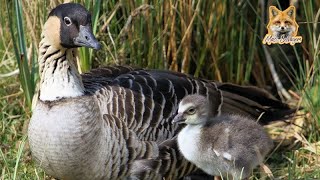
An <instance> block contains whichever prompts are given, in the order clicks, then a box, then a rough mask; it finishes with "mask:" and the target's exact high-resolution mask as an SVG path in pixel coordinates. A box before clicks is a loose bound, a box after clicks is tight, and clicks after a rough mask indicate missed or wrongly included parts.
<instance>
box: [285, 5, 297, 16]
mask: <svg viewBox="0 0 320 180" xmlns="http://www.w3.org/2000/svg"><path fill="white" fill-rule="evenodd" d="M284 12H285V13H286V14H287V15H288V16H289V17H291V18H296V8H295V7H294V6H290V7H288V8H287V9H286V10H285V11H284Z"/></svg>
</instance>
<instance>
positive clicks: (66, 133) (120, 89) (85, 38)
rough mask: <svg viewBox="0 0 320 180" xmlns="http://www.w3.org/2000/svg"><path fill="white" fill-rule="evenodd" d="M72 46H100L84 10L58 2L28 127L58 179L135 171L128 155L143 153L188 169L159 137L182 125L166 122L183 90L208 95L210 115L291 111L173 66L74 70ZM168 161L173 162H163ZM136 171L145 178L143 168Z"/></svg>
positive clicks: (171, 172) (179, 173) (47, 28)
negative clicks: (37, 96) (162, 68)
mask: <svg viewBox="0 0 320 180" xmlns="http://www.w3.org/2000/svg"><path fill="white" fill-rule="evenodd" d="M70 22H71V23H70ZM79 46H85V47H90V48H95V49H98V48H99V47H100V44H99V43H98V41H97V40H96V39H95V37H94V36H93V34H92V29H91V16H90V13H89V12H88V11H87V10H86V9H85V8H84V7H82V6H81V5H79V4H74V3H67V4H61V5H59V6H57V7H56V8H55V9H54V10H52V11H51V12H50V14H49V17H48V20H47V22H46V23H45V25H44V29H43V33H42V40H41V42H40V45H39V67H40V68H39V69H40V92H39V100H38V103H37V104H36V107H35V109H34V111H33V115H32V118H31V121H30V125H29V131H28V136H29V142H30V148H31V152H32V157H33V158H34V159H35V160H36V162H37V164H38V165H40V166H41V167H42V168H43V169H44V171H45V172H46V173H47V174H49V175H51V176H53V177H56V178H59V179H115V178H124V177H128V176H130V175H132V176H135V174H134V173H133V174H130V172H131V169H132V168H133V167H135V166H133V164H134V162H135V161H136V160H143V159H148V158H153V159H157V158H160V160H159V159H157V161H158V162H159V161H161V162H162V163H161V165H160V166H159V168H158V169H159V171H161V173H157V172H156V173H155V174H154V175H156V176H158V177H162V176H164V177H173V178H179V177H183V176H185V175H187V174H189V173H191V172H192V171H194V169H195V168H194V167H192V165H190V163H188V162H187V161H186V160H185V159H184V158H183V156H181V154H179V153H178V149H177V147H176V145H175V143H165V142H168V141H169V142H170V141H171V140H173V139H172V138H174V137H175V136H176V135H177V133H178V132H179V130H180V129H181V128H182V127H181V126H179V125H176V124H175V125H173V124H172V119H173V117H174V116H175V114H176V112H177V109H178V103H179V102H180V100H181V99H182V98H183V97H184V96H186V95H188V94H194V93H198V94H203V95H207V97H208V98H209V99H213V102H214V103H213V106H212V107H213V109H212V112H214V114H220V113H221V114H224V113H228V112H239V113H241V114H244V115H249V116H252V117H257V116H259V115H260V114H261V113H263V112H264V113H265V115H264V116H262V121H261V122H262V123H268V122H269V121H272V120H275V119H278V118H283V117H284V116H286V115H288V114H291V113H292V110H291V109H290V108H289V107H288V106H287V105H286V104H283V103H281V102H279V101H278V100H276V99H274V98H272V97H271V96H270V95H269V94H268V93H265V92H264V91H262V90H260V89H257V88H252V87H240V86H237V85H232V84H220V83H215V82H211V81H207V80H202V79H197V78H193V77H191V76H188V75H185V74H182V73H177V72H171V71H161V70H144V69H133V68H130V67H123V66H116V67H105V68H98V69H94V70H92V71H90V72H89V73H86V74H82V75H80V74H79V72H78V70H77V64H76V56H77V52H76V48H77V47H79ZM274 114H275V116H274ZM173 141H174V140H173ZM119 152H120V153H119ZM162 157H163V158H167V159H163V161H162V160H161V158H162ZM137 162H138V161H137ZM175 163H179V164H175ZM172 166H175V167H176V168H174V169H173V168H168V167H172ZM138 168H139V167H138ZM150 176H151V175H150ZM139 177H141V178H148V177H147V175H146V174H144V173H140V174H139Z"/></svg>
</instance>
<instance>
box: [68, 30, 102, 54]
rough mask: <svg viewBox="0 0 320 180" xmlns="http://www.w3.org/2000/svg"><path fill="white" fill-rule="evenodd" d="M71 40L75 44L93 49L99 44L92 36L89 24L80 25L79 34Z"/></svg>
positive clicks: (98, 46)
mask: <svg viewBox="0 0 320 180" xmlns="http://www.w3.org/2000/svg"><path fill="white" fill-rule="evenodd" d="M73 42H74V44H75V45H77V46H84V47H88V48H93V49H100V48H101V44H100V43H99V41H98V40H97V39H96V38H95V37H94V35H93V33H92V29H91V26H89V25H87V26H82V25H80V28H79V36H78V37H76V38H74V39H73Z"/></svg>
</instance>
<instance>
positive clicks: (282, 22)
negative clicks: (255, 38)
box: [267, 6, 299, 39]
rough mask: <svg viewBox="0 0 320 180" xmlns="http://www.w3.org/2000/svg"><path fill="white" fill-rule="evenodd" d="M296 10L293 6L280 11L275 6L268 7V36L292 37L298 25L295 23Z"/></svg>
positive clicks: (295, 33)
mask: <svg viewBox="0 0 320 180" xmlns="http://www.w3.org/2000/svg"><path fill="white" fill-rule="evenodd" d="M295 18H296V9H295V7H294V6H290V7H288V8H287V9H286V10H284V11H281V10H279V9H277V8H276V7H275V6H270V7H269V24H268V26H267V28H268V34H269V35H272V37H274V38H278V39H280V38H288V37H294V36H296V35H297V32H298V27H299V26H298V24H297V22H296V21H295Z"/></svg>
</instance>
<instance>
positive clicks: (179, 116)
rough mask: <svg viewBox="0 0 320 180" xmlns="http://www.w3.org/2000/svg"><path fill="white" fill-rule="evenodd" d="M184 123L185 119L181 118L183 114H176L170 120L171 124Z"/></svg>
mask: <svg viewBox="0 0 320 180" xmlns="http://www.w3.org/2000/svg"><path fill="white" fill-rule="evenodd" d="M185 121H186V118H184V117H183V113H178V114H177V115H176V116H175V117H174V119H173V120H172V123H178V124H182V123H184V122H185Z"/></svg>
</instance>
